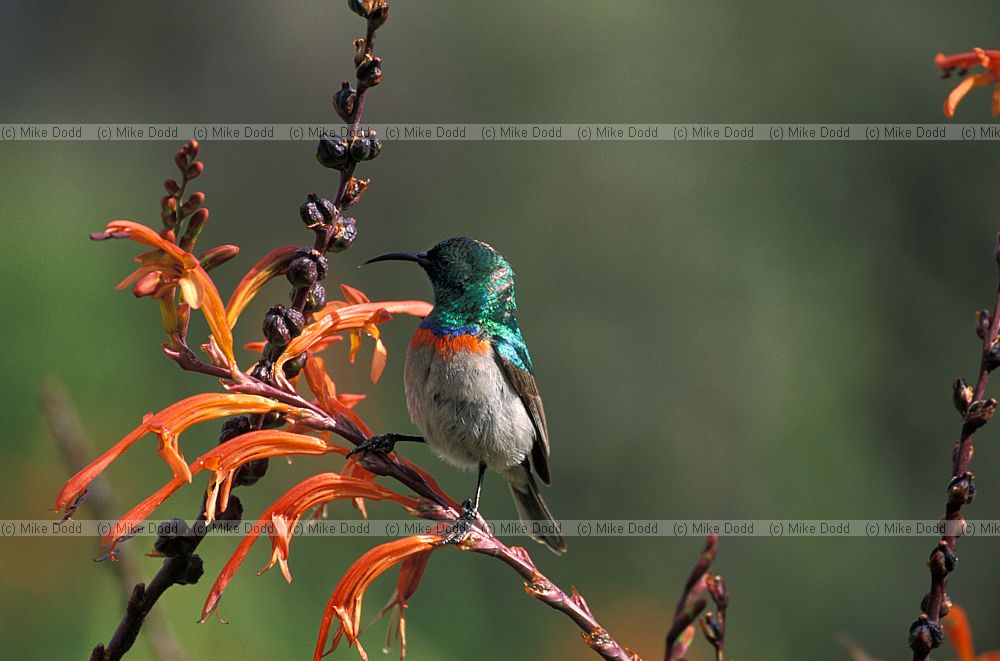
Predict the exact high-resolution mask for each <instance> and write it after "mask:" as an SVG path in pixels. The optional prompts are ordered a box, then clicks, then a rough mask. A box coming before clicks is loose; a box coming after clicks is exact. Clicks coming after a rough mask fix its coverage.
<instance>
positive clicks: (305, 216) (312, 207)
mask: <svg viewBox="0 0 1000 661" xmlns="http://www.w3.org/2000/svg"><path fill="white" fill-rule="evenodd" d="M336 215H337V208H336V207H335V206H334V204H333V202H331V201H330V200H328V199H326V198H325V197H320V196H319V195H317V194H316V193H309V195H307V196H306V201H305V202H303V203H302V206H300V207H299V217H300V218H302V222H303V223H305V224H306V227H317V226H319V225H322V224H324V223H329V222H331V221H332V220H333V219H334V217H335V216H336Z"/></svg>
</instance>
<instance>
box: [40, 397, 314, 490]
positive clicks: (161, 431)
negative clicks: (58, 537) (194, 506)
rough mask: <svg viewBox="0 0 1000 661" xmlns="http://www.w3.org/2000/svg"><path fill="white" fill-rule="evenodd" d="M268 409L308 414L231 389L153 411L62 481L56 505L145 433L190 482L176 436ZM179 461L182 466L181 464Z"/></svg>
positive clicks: (270, 400) (264, 411)
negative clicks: (209, 423) (156, 440)
mask: <svg viewBox="0 0 1000 661" xmlns="http://www.w3.org/2000/svg"><path fill="white" fill-rule="evenodd" d="M271 411H280V412H281V413H287V414H289V415H292V416H294V417H300V418H306V417H311V415H310V413H309V411H305V410H303V409H297V408H294V407H292V406H288V405H287V404H281V403H280V402H276V401H274V400H272V399H268V398H266V397H260V396H257V395H240V394H233V393H203V394H200V395H194V396H192V397H188V398H186V399H183V400H181V401H179V402H177V403H176V404H173V405H171V406H168V407H167V408H165V409H163V410H162V411H160V412H159V413H157V414H155V415H147V416H146V417H145V418H144V419H143V422H142V424H141V425H139V426H138V427H136V428H135V429H133V430H132V431H131V432H130V433H129V434H128V435H127V436H126V437H125V438H123V439H122V440H120V441H118V442H117V443H115V444H114V445H113V446H111V447H110V448H108V450H106V451H105V452H104V454H102V455H101V456H100V457H98V458H97V459H95V460H94V461H92V462H91V463H90V464H89V465H87V466H86V467H84V468H83V469H82V470H80V472H78V473H77V474H76V475H74V476H73V477H71V478H70V479H69V481H67V482H66V484H65V485H63V488H62V489H61V490H60V491H59V495H58V496H57V497H56V506H55V509H56V510H61V509H63V508H65V507H66V506H67V504H69V503H71V502H72V501H73V500H75V499H76V498H77V497H78V496H79V495H81V494H82V493H83V492H84V490H86V488H87V485H89V484H90V482H91V481H92V480H93V479H94V478H95V477H97V476H98V475H99V474H100V473H102V472H103V471H104V469H105V468H107V467H108V465H109V464H111V462H112V461H114V460H115V459H117V458H118V457H119V456H120V455H121V454H122V453H123V452H125V450H127V449H128V448H129V447H130V446H131V445H132V444H133V443H135V442H136V441H137V440H139V439H140V438H142V437H143V436H145V435H146V434H148V433H154V434H156V435H157V436H159V438H160V445H159V449H158V452H159V453H160V455H161V456H162V457H163V458H164V460H165V461H167V462H168V463H169V464H170V466H171V469H172V470H173V471H174V477H183V478H184V480H185V481H186V482H190V481H191V474H190V471H189V470H188V466H187V464H186V463H184V462H183V458H182V457H181V455H180V451H179V449H178V447H177V438H178V436H180V434H181V433H182V432H183V431H184V430H185V429H187V428H188V427H191V426H192V425H196V424H198V423H200V422H205V421H207V420H214V419H216V418H224V417H227V416H231V415H238V414H241V413H269V412H271ZM182 463H183V466H181V464H182Z"/></svg>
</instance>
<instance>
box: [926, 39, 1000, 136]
mask: <svg viewBox="0 0 1000 661" xmlns="http://www.w3.org/2000/svg"><path fill="white" fill-rule="evenodd" d="M934 65H935V66H936V67H938V68H939V69H941V70H942V71H944V75H945V77H948V76H950V75H951V73H952V72H953V71H955V70H956V69H957V70H958V73H959V75H965V72H966V71H968V70H969V69H970V68H972V67H974V66H977V65H978V66H981V67H983V68H984V69H986V71H985V72H983V73H977V74H975V75H972V76H969V77H968V78H966V79H964V80H963V81H962V82H961V83H959V84H958V86H957V87H956V88H955V89H953V90H952V91H951V94H949V95H948V98H947V99H945V102H944V116H945V117H947V118H949V119H951V118H952V117H954V116H955V108H956V107H957V106H958V103H959V101H961V100H962V98H963V97H964V96H965V95H966V94H968V93H969V90H971V89H973V88H974V87H983V86H985V85H991V84H996V83H998V82H1000V51H997V50H983V49H982V48H975V49H973V51H972V52H971V53H961V54H959V55H947V56H946V55H944V54H942V53H938V55H937V57H935V58H934ZM997 115H1000V84H996V85H995V86H994V88H993V116H994V117H996V116H997Z"/></svg>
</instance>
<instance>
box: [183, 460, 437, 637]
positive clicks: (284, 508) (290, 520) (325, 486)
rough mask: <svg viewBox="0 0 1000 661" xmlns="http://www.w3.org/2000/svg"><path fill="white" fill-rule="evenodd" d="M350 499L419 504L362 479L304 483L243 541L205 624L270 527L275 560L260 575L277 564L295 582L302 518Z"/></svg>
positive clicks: (208, 605)
mask: <svg viewBox="0 0 1000 661" xmlns="http://www.w3.org/2000/svg"><path fill="white" fill-rule="evenodd" d="M347 498H371V499H372V500H393V501H395V502H397V503H399V504H400V505H402V506H403V507H406V508H409V509H416V507H417V505H418V501H417V499H416V498H412V497H408V496H403V495H401V494H398V493H396V492H395V491H392V490H391V489H387V488H385V487H383V486H381V485H379V484H375V483H374V482H371V481H368V480H359V479H357V478H354V477H348V476H345V475H340V474H338V473H320V474H319V475H314V476H312V477H310V478H309V479H307V480H305V481H303V482H300V483H299V484H297V485H296V486H294V487H292V488H291V489H289V490H288V492H286V493H285V494H284V495H283V496H281V497H280V498H278V500H276V501H274V504H272V505H271V506H270V507H268V508H267V510H266V511H265V512H264V513H263V514H262V515H261V517H260V518H259V519H258V520H257V523H255V524H254V526H253V528H252V529H251V531H250V533H249V534H247V536H246V537H244V538H243V541H242V542H240V545H239V547H237V549H236V551H235V552H234V553H233V555H232V557H230V558H229V561H228V562H227V563H226V565H225V567H223V568H222V571H221V572H220V573H219V576H218V578H216V579H215V583H214V584H213V585H212V589H211V590H210V591H209V594H208V598H207V599H206V600H205V606H204V607H203V608H202V611H201V621H202V622H204V621H205V620H206V619H207V618H208V616H209V615H211V614H212V612H213V611H215V609H216V608H218V606H219V599H220V598H221V597H222V593H223V591H225V589H226V586H227V585H228V584H229V581H230V579H232V577H233V574H235V573H236V570H237V569H239V566H240V565H241V564H242V563H243V560H244V559H245V558H246V556H247V553H249V551H250V547H251V546H253V543H254V542H255V541H257V538H258V537H259V536H260V534H261V532H263V531H264V530H267V529H268V528H270V531H269V536H270V538H271V561H270V562H269V563H268V564H267V566H266V567H264V568H263V569H261V571H260V572H259V573H263V572H265V571H267V570H268V569H270V568H271V567H273V566H274V563H276V562H277V563H278V564H279V565H280V566H281V572H282V574H284V576H285V579H286V580H288V581H291V580H292V576H291V573H290V572H289V571H288V549H289V544H290V543H291V539H292V535H293V533H294V531H295V526H296V524H297V523H298V522H299V519H300V518H302V515H303V514H304V513H305V512H306V510H308V509H310V508H312V507H315V506H317V505H321V504H323V503H327V502H330V501H332V500H341V499H347ZM427 537H428V538H429V539H431V540H436V539H439V538H438V537H436V536H431V535H428V536H427Z"/></svg>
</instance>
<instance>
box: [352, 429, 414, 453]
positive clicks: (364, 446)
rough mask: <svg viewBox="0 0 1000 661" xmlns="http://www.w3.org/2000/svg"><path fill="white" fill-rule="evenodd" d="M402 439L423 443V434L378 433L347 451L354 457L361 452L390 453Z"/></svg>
mask: <svg viewBox="0 0 1000 661" xmlns="http://www.w3.org/2000/svg"><path fill="white" fill-rule="evenodd" d="M401 441H407V442H410V443H423V442H424V437H423V436H411V435H410V434H393V433H389V434H378V435H376V436H372V437H371V438H369V439H368V440H367V441H365V442H364V443H359V444H358V446H357V447H355V448H354V449H353V450H351V451H350V452H348V453H347V456H348V457H353V456H354V455H356V454H358V453H360V452H381V453H383V454H389V453H390V452H392V450H393V448H395V447H396V443H399V442H401Z"/></svg>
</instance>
